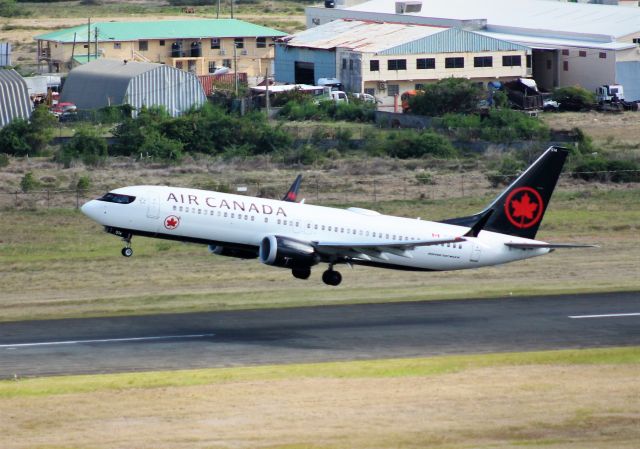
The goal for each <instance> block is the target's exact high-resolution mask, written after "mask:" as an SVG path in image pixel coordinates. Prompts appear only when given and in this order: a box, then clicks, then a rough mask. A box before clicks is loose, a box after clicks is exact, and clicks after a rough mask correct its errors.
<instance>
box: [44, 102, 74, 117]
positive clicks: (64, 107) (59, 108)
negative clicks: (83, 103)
mask: <svg viewBox="0 0 640 449" xmlns="http://www.w3.org/2000/svg"><path fill="white" fill-rule="evenodd" d="M77 110H78V108H77V107H76V105H75V104H73V103H68V102H63V103H58V104H56V105H53V106H51V108H50V109H49V112H51V113H52V114H53V115H55V116H56V117H58V118H60V117H62V116H63V115H64V114H67V115H69V114H75V113H76V111H77Z"/></svg>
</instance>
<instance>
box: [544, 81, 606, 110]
mask: <svg viewBox="0 0 640 449" xmlns="http://www.w3.org/2000/svg"><path fill="white" fill-rule="evenodd" d="M552 98H553V99H554V100H556V101H557V102H558V103H560V109H563V110H567V111H584V110H589V109H592V108H593V107H594V106H595V104H596V94H595V93H594V92H591V91H590V90H587V89H585V88H583V87H580V86H568V87H560V88H558V89H556V90H554V91H553V95H552Z"/></svg>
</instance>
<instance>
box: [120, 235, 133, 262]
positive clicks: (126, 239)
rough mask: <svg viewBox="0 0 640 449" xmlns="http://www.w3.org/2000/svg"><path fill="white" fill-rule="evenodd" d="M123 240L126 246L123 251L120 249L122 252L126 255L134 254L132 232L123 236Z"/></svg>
mask: <svg viewBox="0 0 640 449" xmlns="http://www.w3.org/2000/svg"><path fill="white" fill-rule="evenodd" d="M122 241H123V242H124V243H125V247H124V248H122V251H120V253H121V254H122V255H123V256H124V257H131V256H133V249H131V234H129V235H126V236H124V237H122Z"/></svg>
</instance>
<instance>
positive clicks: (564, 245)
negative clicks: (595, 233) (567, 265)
mask: <svg viewBox="0 0 640 449" xmlns="http://www.w3.org/2000/svg"><path fill="white" fill-rule="evenodd" d="M505 245H506V246H508V247H509V248H517V249H538V248H549V249H561V248H599V246H598V245H589V244H579V243H513V242H507V243H505Z"/></svg>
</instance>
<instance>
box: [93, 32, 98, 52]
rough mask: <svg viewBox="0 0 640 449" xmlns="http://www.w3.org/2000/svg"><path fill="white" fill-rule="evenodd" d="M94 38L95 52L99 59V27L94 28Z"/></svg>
mask: <svg viewBox="0 0 640 449" xmlns="http://www.w3.org/2000/svg"><path fill="white" fill-rule="evenodd" d="M93 39H94V40H95V42H96V54H95V56H96V59H98V27H95V28H94V29H93Z"/></svg>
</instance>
